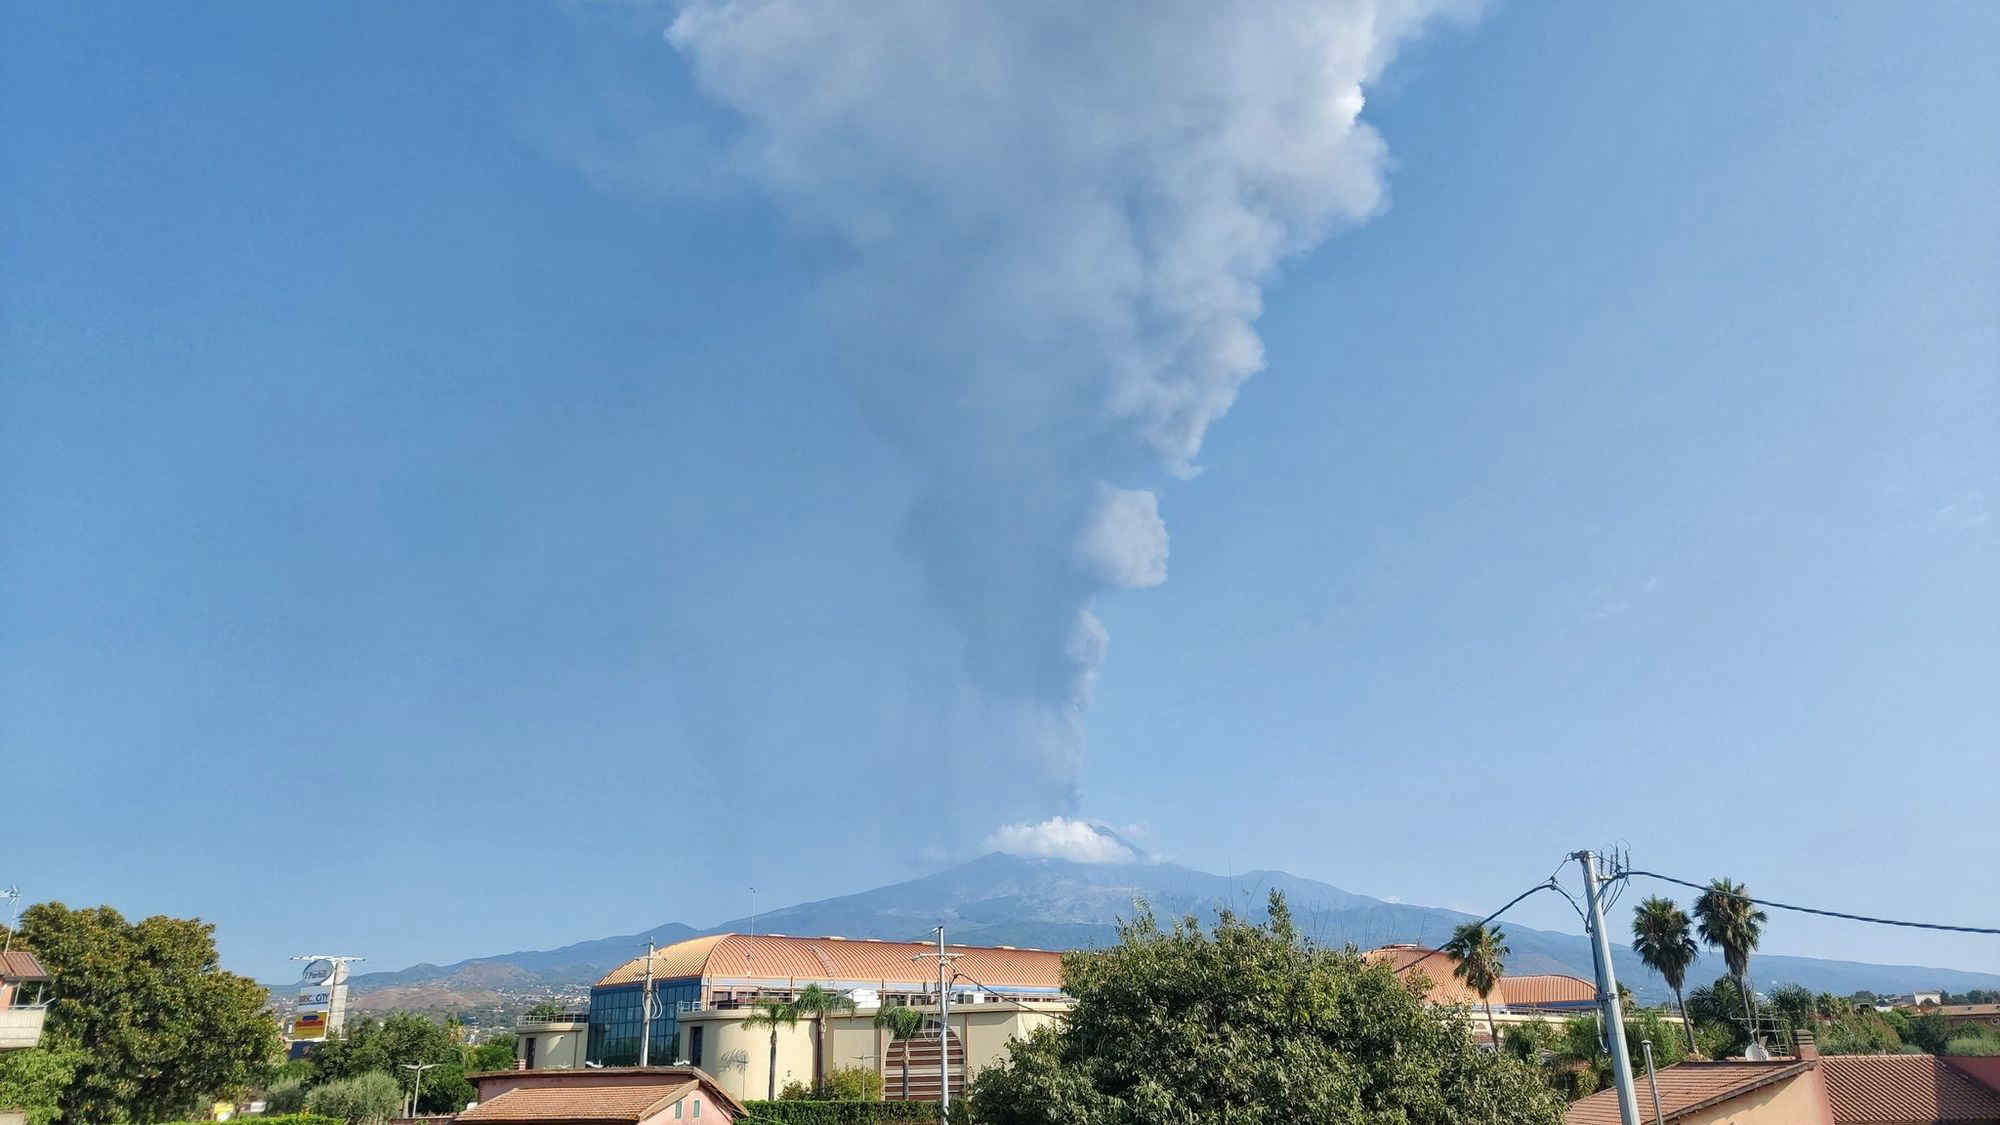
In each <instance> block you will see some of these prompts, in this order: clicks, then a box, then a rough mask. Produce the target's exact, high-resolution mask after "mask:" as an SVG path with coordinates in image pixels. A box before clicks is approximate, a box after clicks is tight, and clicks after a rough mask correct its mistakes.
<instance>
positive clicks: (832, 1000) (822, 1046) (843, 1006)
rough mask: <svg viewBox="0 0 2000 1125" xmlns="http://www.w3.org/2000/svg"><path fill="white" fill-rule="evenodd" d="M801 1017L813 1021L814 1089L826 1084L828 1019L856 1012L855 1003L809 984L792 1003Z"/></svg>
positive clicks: (840, 995) (845, 995) (845, 997)
mask: <svg viewBox="0 0 2000 1125" xmlns="http://www.w3.org/2000/svg"><path fill="white" fill-rule="evenodd" d="M792 1004H793V1006H794V1007H796V1008H798V1010H799V1014H800V1015H801V1016H811V1017H812V1021H813V1089H815V1090H818V1089H820V1088H821V1087H823V1086H824V1085H825V1084H826V1021H827V1017H829V1016H832V1015H834V1014H836V1013H839V1012H851V1011H853V1010H854V1001H853V1000H852V999H850V998H849V997H848V996H847V994H845V993H842V992H835V991H833V990H832V989H828V988H821V987H820V986H819V985H817V984H809V985H806V986H805V987H804V988H802V989H800V990H799V998H798V999H797V1000H794V1001H792Z"/></svg>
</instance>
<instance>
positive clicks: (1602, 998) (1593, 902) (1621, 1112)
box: [1570, 851, 1641, 1125]
mask: <svg viewBox="0 0 2000 1125" xmlns="http://www.w3.org/2000/svg"><path fill="white" fill-rule="evenodd" d="M1570 858H1571V859H1574V860H1576V861H1577V862H1578V863H1581V864H1582V865H1583V893H1584V897H1585V898H1586V899H1588V900H1589V906H1590V951H1591V953H1592V955H1593V960H1595V961H1596V962H1597V1004H1598V1007H1599V1008H1600V1009H1601V1010H1602V1011H1603V1012H1604V1038H1605V1039H1607V1040H1609V1041H1610V1047H1611V1079H1612V1081H1614V1082H1616V1083H1617V1084H1618V1117H1619V1120H1621V1121H1623V1122H1624V1125H1641V1123H1640V1120H1639V1092H1638V1091H1637V1090H1636V1089H1634V1088H1633V1086H1632V1057H1631V1056H1632V1053H1631V1052H1630V1051H1629V1050H1627V1049H1626V1047H1625V1013H1624V1012H1623V1011H1622V1010H1621V1009H1620V1008H1619V1005H1618V978H1617V976H1616V974H1614V973H1613V972H1612V971H1611V939H1610V938H1608V937H1606V936H1605V933H1604V904H1603V902H1602V901H1601V900H1600V898H1599V890H1598V885H1597V857H1596V856H1595V855H1592V854H1591V853H1590V852H1588V851H1581V852H1572V853H1570Z"/></svg>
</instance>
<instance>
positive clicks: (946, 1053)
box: [903, 922, 965, 1118]
mask: <svg viewBox="0 0 2000 1125" xmlns="http://www.w3.org/2000/svg"><path fill="white" fill-rule="evenodd" d="M931 932H932V933H934V934H936V935H937V941H938V950H937V952H936V953H919V954H917V955H916V956H915V957H912V958H910V960H912V961H921V960H923V959H924V958H926V957H935V958H937V963H938V1115H939V1117H940V1118H944V1117H948V1116H949V1115H950V1110H951V978H952V972H951V963H952V962H953V961H956V960H958V959H959V958H960V957H963V956H965V954H963V953H946V952H945V951H944V923H942V922H940V923H938V925H937V928H936V929H935V930H932V931H931ZM903 1050H904V1051H905V1052H908V1050H909V1047H908V1046H905V1047H904V1048H903Z"/></svg>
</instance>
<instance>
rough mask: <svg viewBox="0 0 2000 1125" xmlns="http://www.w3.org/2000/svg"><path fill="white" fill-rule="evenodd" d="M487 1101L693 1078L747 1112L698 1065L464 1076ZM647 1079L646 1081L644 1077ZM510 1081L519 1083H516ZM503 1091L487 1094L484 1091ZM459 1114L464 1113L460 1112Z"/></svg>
mask: <svg viewBox="0 0 2000 1125" xmlns="http://www.w3.org/2000/svg"><path fill="white" fill-rule="evenodd" d="M465 1077H466V1078H467V1080H469V1081H470V1082H471V1083H472V1084H473V1086H474V1087H475V1088H476V1089H477V1090H478V1091H479V1096H480V1097H481V1098H484V1099H486V1100H488V1101H495V1102H497V1101H499V1100H500V1099H501V1098H502V1097H505V1096H506V1094H507V1093H513V1092H517V1091H525V1090H528V1089H537V1090H545V1089H559V1090H563V1091H565V1092H578V1091H581V1092H584V1093H594V1092H596V1091H600V1090H613V1089H617V1090H629V1089H632V1088H635V1087H638V1086H645V1085H654V1086H663V1087H664V1086H673V1087H679V1086H682V1085H686V1084H687V1083H690V1082H693V1083H697V1084H699V1085H700V1086H701V1088H702V1089H703V1090H704V1091H706V1092H707V1093H708V1095H709V1097H711V1098H713V1099H714V1100H715V1101H716V1102H717V1103H719V1104H721V1105H726V1106H728V1107H729V1108H730V1109H731V1110H733V1111H734V1112H735V1114H736V1115H737V1116H738V1117H741V1116H743V1115H744V1114H745V1113H748V1112H749V1110H748V1109H746V1108H745V1107H744V1105H743V1103H742V1102H740V1101H738V1100H737V1099H736V1096H735V1095H733V1094H731V1093H730V1092H729V1091H727V1090H725V1089H723V1088H722V1086H721V1085H720V1084H719V1083H717V1082H716V1080H715V1077H714V1076H713V1075H711V1074H709V1073H708V1072H707V1071H705V1070H703V1069H702V1068H700V1067H698V1066H593V1067H589V1068H587V1069H584V1070H518V1069H512V1068H510V1069H507V1070H481V1071H475V1072H474V1073H471V1074H468V1075H466V1076H465ZM646 1079H650V1080H651V1081H650V1082H647V1081H645V1080H646ZM513 1083H522V1085H520V1086H515V1085H512V1084H513ZM496 1087H500V1088H503V1092H502V1093H499V1094H494V1095H492V1096H491V1097H490V1098H489V1097H488V1096H487V1091H488V1090H491V1089H494V1088H496ZM460 1117H461V1118H463V1117H464V1115H463V1114H460Z"/></svg>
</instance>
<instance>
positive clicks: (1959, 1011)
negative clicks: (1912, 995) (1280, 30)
mask: <svg viewBox="0 0 2000 1125" xmlns="http://www.w3.org/2000/svg"><path fill="white" fill-rule="evenodd" d="M1916 1011H1917V1014H1918V1015H1924V1016H1949V1017H1955V1018H1958V1019H1965V1018H1967V1017H1980V1016H2000V1004H1926V1005H1925V1006H1924V1007H1922V1008H1919V1009H1917V1010H1916Z"/></svg>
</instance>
